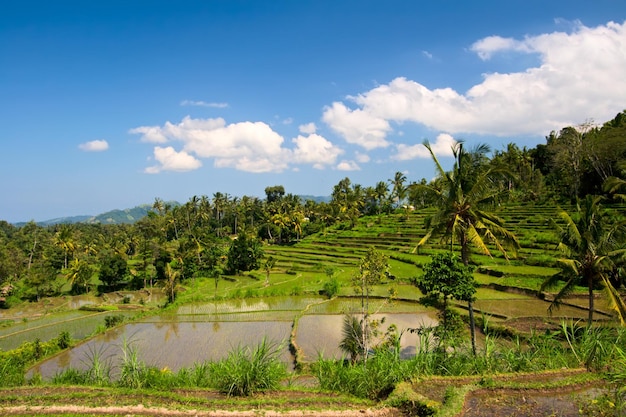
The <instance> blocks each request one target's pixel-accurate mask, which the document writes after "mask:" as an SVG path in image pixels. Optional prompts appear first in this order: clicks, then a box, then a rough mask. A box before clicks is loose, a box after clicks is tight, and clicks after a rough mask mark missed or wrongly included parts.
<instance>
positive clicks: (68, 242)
mask: <svg viewBox="0 0 626 417" xmlns="http://www.w3.org/2000/svg"><path fill="white" fill-rule="evenodd" d="M55 242H56V245H57V246H59V247H60V248H61V249H63V253H64V255H65V256H64V261H63V268H65V269H67V257H68V255H69V254H72V255H73V254H74V251H75V250H76V244H75V243H74V236H73V231H72V228H71V227H70V226H68V225H61V227H60V229H59V231H58V232H56V234H55Z"/></svg>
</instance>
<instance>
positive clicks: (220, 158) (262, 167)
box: [130, 116, 343, 173]
mask: <svg viewBox="0 0 626 417" xmlns="http://www.w3.org/2000/svg"><path fill="white" fill-rule="evenodd" d="M130 132H131V133H136V134H142V135H143V136H142V138H141V140H142V141H143V142H153V143H164V142H179V143H181V149H180V151H175V149H174V147H171V146H170V147H167V148H159V147H157V148H155V158H156V159H157V161H159V163H160V165H158V166H156V167H150V168H149V169H148V170H147V172H151V173H154V172H160V171H168V170H183V169H181V168H186V167H188V168H189V169H195V168H198V167H199V166H200V165H199V164H197V163H198V162H199V159H203V158H206V159H213V161H214V165H215V166H216V167H218V168H235V169H237V170H241V171H246V172H282V171H284V170H286V169H288V168H289V165H290V164H311V165H313V166H314V167H315V168H318V169H321V168H323V167H325V166H330V165H334V164H335V163H336V161H337V157H338V156H339V155H341V154H342V153H343V150H342V149H340V148H338V147H336V146H335V145H333V144H332V143H331V142H330V141H328V140H327V139H325V138H323V137H322V136H320V135H317V134H311V135H308V136H302V135H299V136H298V137H297V138H294V139H293V140H292V143H294V144H295V145H294V147H293V148H292V149H290V148H287V147H285V146H284V142H285V141H284V139H283V137H282V136H281V135H279V134H278V133H276V132H275V131H274V130H272V128H271V127H270V126H269V125H267V124H266V123H263V122H239V123H232V124H226V122H225V121H224V119H222V118H216V119H192V118H191V117H189V116H186V117H185V118H183V120H182V121H181V122H180V123H177V124H174V123H171V122H166V123H165V124H164V125H163V126H142V127H139V128H135V129H131V130H130ZM157 149H159V151H158V152H159V155H157ZM163 149H167V151H164V150H163ZM174 158H177V159H174ZM185 163H186V164H185Z"/></svg>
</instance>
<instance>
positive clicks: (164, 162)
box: [145, 146, 202, 174]
mask: <svg viewBox="0 0 626 417" xmlns="http://www.w3.org/2000/svg"><path fill="white" fill-rule="evenodd" d="M154 159H156V160H157V162H159V165H156V166H152V167H148V168H146V169H145V172H146V173H148V174H156V173H158V172H160V171H178V172H184V171H192V170H194V169H198V168H200V167H201V166H202V162H200V161H199V160H198V159H196V158H194V157H193V156H191V155H189V154H188V153H187V152H184V151H181V152H176V150H174V148H172V147H171V146H168V147H166V148H162V147H160V146H157V147H155V148H154Z"/></svg>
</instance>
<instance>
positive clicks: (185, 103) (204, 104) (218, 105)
mask: <svg viewBox="0 0 626 417" xmlns="http://www.w3.org/2000/svg"><path fill="white" fill-rule="evenodd" d="M180 105H181V106H199V107H214V108H217V109H224V108H226V107H228V103H214V102H211V103H209V102H206V101H201V100H183V101H181V102H180Z"/></svg>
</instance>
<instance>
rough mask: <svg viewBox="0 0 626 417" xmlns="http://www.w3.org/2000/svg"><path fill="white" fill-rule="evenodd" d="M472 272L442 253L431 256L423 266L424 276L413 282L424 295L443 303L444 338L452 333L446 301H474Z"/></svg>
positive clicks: (450, 253)
mask: <svg viewBox="0 0 626 417" xmlns="http://www.w3.org/2000/svg"><path fill="white" fill-rule="evenodd" d="M473 271H474V268H472V267H471V266H468V265H465V264H463V262H461V260H460V259H459V258H458V257H457V256H456V255H454V254H453V253H452V252H443V253H438V254H435V255H433V256H432V257H431V260H430V262H429V263H428V264H426V265H425V266H424V274H423V275H422V276H421V277H418V278H417V279H416V280H415V285H416V286H417V288H419V290H420V291H421V292H422V293H423V294H424V295H426V296H427V297H432V298H436V299H441V300H442V301H443V306H442V314H441V317H442V319H443V323H442V329H443V332H442V334H443V335H444V337H446V335H450V334H451V333H454V331H453V329H451V326H450V323H449V318H450V314H449V311H448V300H449V299H454V300H458V301H466V302H471V301H473V300H474V295H475V294H476V281H475V280H474V275H473V274H472V273H473Z"/></svg>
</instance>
